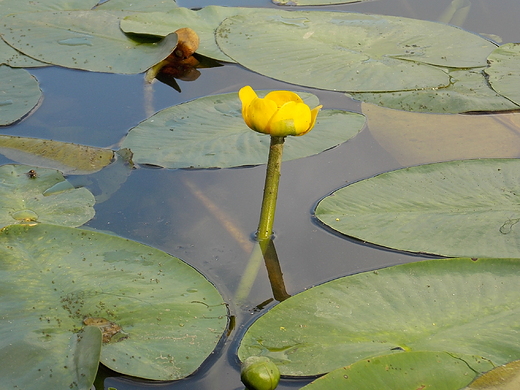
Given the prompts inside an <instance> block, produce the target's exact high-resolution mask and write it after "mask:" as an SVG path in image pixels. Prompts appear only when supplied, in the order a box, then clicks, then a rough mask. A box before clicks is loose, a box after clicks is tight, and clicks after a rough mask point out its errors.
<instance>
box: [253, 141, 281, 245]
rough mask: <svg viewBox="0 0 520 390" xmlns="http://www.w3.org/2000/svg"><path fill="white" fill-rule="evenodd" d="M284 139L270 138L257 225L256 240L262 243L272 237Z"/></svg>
mask: <svg viewBox="0 0 520 390" xmlns="http://www.w3.org/2000/svg"><path fill="white" fill-rule="evenodd" d="M284 141H285V137H274V136H271V145H270V147H269V160H268V161H267V170H266V175H265V185H264V198H263V200H262V211H261V213H260V222H259V224H258V231H257V239H258V240H259V241H263V240H266V239H270V238H271V236H272V235H273V223H274V214H275V211H276V199H277V197H278V183H279V182H280V173H281V168H282V153H283V144H284Z"/></svg>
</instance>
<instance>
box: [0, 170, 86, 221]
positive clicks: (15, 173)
mask: <svg viewBox="0 0 520 390" xmlns="http://www.w3.org/2000/svg"><path fill="white" fill-rule="evenodd" d="M0 182H1V183H2V185H1V186H0V203H1V207H0V209H1V210H2V212H1V213H0V227H3V226H7V225H11V224H14V223H22V224H34V223H38V222H43V223H51V224H56V225H63V226H70V227H76V226H80V225H83V224H84V223H86V222H87V221H89V220H90V219H92V217H94V214H95V211H94V207H93V206H94V203H95V202H96V201H95V198H94V195H92V193H91V192H90V191H89V190H87V189H86V188H74V187H73V186H72V184H70V183H69V182H68V181H66V180H65V179H64V178H63V175H62V174H61V173H60V172H58V171H56V170H54V169H47V168H35V167H31V166H27V165H3V166H0Z"/></svg>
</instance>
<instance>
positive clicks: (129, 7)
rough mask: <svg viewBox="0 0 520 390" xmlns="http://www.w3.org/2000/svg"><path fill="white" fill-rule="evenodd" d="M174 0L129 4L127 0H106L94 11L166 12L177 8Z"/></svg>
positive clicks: (154, 0)
mask: <svg viewBox="0 0 520 390" xmlns="http://www.w3.org/2000/svg"><path fill="white" fill-rule="evenodd" d="M177 7H178V6H177V3H176V2H175V0H145V1H143V0H141V1H135V2H129V1H128V0H108V1H106V2H104V3H103V4H100V5H99V6H97V7H96V10H105V11H108V10H112V11H137V12H154V11H155V12H159V11H162V12H167V11H170V10H171V9H172V8H177Z"/></svg>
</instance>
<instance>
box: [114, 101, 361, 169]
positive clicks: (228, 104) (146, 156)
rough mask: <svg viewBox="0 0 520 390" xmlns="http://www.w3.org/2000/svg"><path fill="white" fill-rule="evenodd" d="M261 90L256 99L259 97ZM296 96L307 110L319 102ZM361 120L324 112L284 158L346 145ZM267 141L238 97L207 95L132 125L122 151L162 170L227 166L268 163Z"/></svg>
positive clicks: (290, 142)
mask: <svg viewBox="0 0 520 390" xmlns="http://www.w3.org/2000/svg"><path fill="white" fill-rule="evenodd" d="M266 93H267V92H266V91H263V92H261V93H259V95H261V96H263V95H265V94H266ZM300 96H301V97H302V98H303V99H304V101H305V102H306V103H307V104H308V105H309V106H310V107H316V106H317V105H318V104H319V103H318V98H317V97H316V96H314V95H312V94H309V93H301V94H300ZM364 124H365V118H364V116H362V115H360V114H356V113H353V112H347V111H340V110H322V111H320V113H319V115H318V119H317V121H316V125H315V127H314V128H313V129H312V130H311V131H310V132H309V133H308V134H306V135H305V136H304V137H287V139H286V141H285V147H284V160H293V159H297V158H302V157H307V156H311V155H314V154H318V153H320V152H322V151H324V150H327V149H330V148H332V147H334V146H337V145H339V144H341V143H343V142H346V141H348V140H349V139H350V138H352V137H354V136H355V135H356V134H357V133H358V132H359V131H361V130H362V129H363V127H364ZM269 140H270V137H269V136H267V135H264V134H260V133H257V132H254V131H252V130H250V129H249V128H248V127H247V126H246V124H245V123H244V120H243V118H242V113H241V103H240V100H239V98H238V94H237V93H236V92H235V93H229V94H223V95H215V96H207V97H203V98H200V99H196V100H193V101H191V102H188V103H184V104H179V105H177V106H173V107H169V108H167V109H165V110H162V111H160V112H158V113H157V114H155V115H154V116H152V117H150V118H149V119H147V120H145V121H144V122H141V123H140V124H139V125H138V126H136V127H134V128H133V129H132V130H130V132H129V133H128V135H127V136H126V138H125V139H124V140H123V142H122V144H121V147H123V148H128V149H130V150H131V151H132V152H133V161H134V162H135V163H138V164H152V165H158V166H161V167H165V168H212V167H220V168H228V167H235V166H243V165H259V164H265V163H266V162H267V151H268V150H269V142H270V141H269Z"/></svg>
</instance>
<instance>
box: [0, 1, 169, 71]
mask: <svg viewBox="0 0 520 390" xmlns="http://www.w3.org/2000/svg"><path fill="white" fill-rule="evenodd" d="M127 15H128V12H116V11H57V12H33V13H22V14H14V15H8V16H6V17H4V18H2V26H1V27H0V33H1V34H2V38H3V39H4V40H5V41H6V42H7V43H8V44H10V45H11V46H13V47H14V48H15V49H17V50H19V51H21V52H23V53H24V54H27V55H28V56H30V57H33V58H36V59H38V60H40V61H43V62H48V63H51V64H54V65H60V66H63V67H67V68H75V69H83V70H90V71H95V72H108V73H124V74H133V73H141V72H144V71H145V70H146V69H148V68H150V67H151V66H152V65H154V64H156V63H158V62H159V61H161V60H163V59H164V58H166V57H167V56H168V55H169V54H170V53H171V52H172V51H173V49H174V48H175V46H176V45H177V35H176V34H171V35H168V36H167V37H165V38H164V39H163V40H161V41H159V42H157V43H149V42H148V43H146V42H140V41H136V40H133V39H130V38H129V37H128V36H126V35H125V34H124V33H123V32H122V31H121V30H120V28H119V21H120V19H122V18H123V17H125V16H127Z"/></svg>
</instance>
